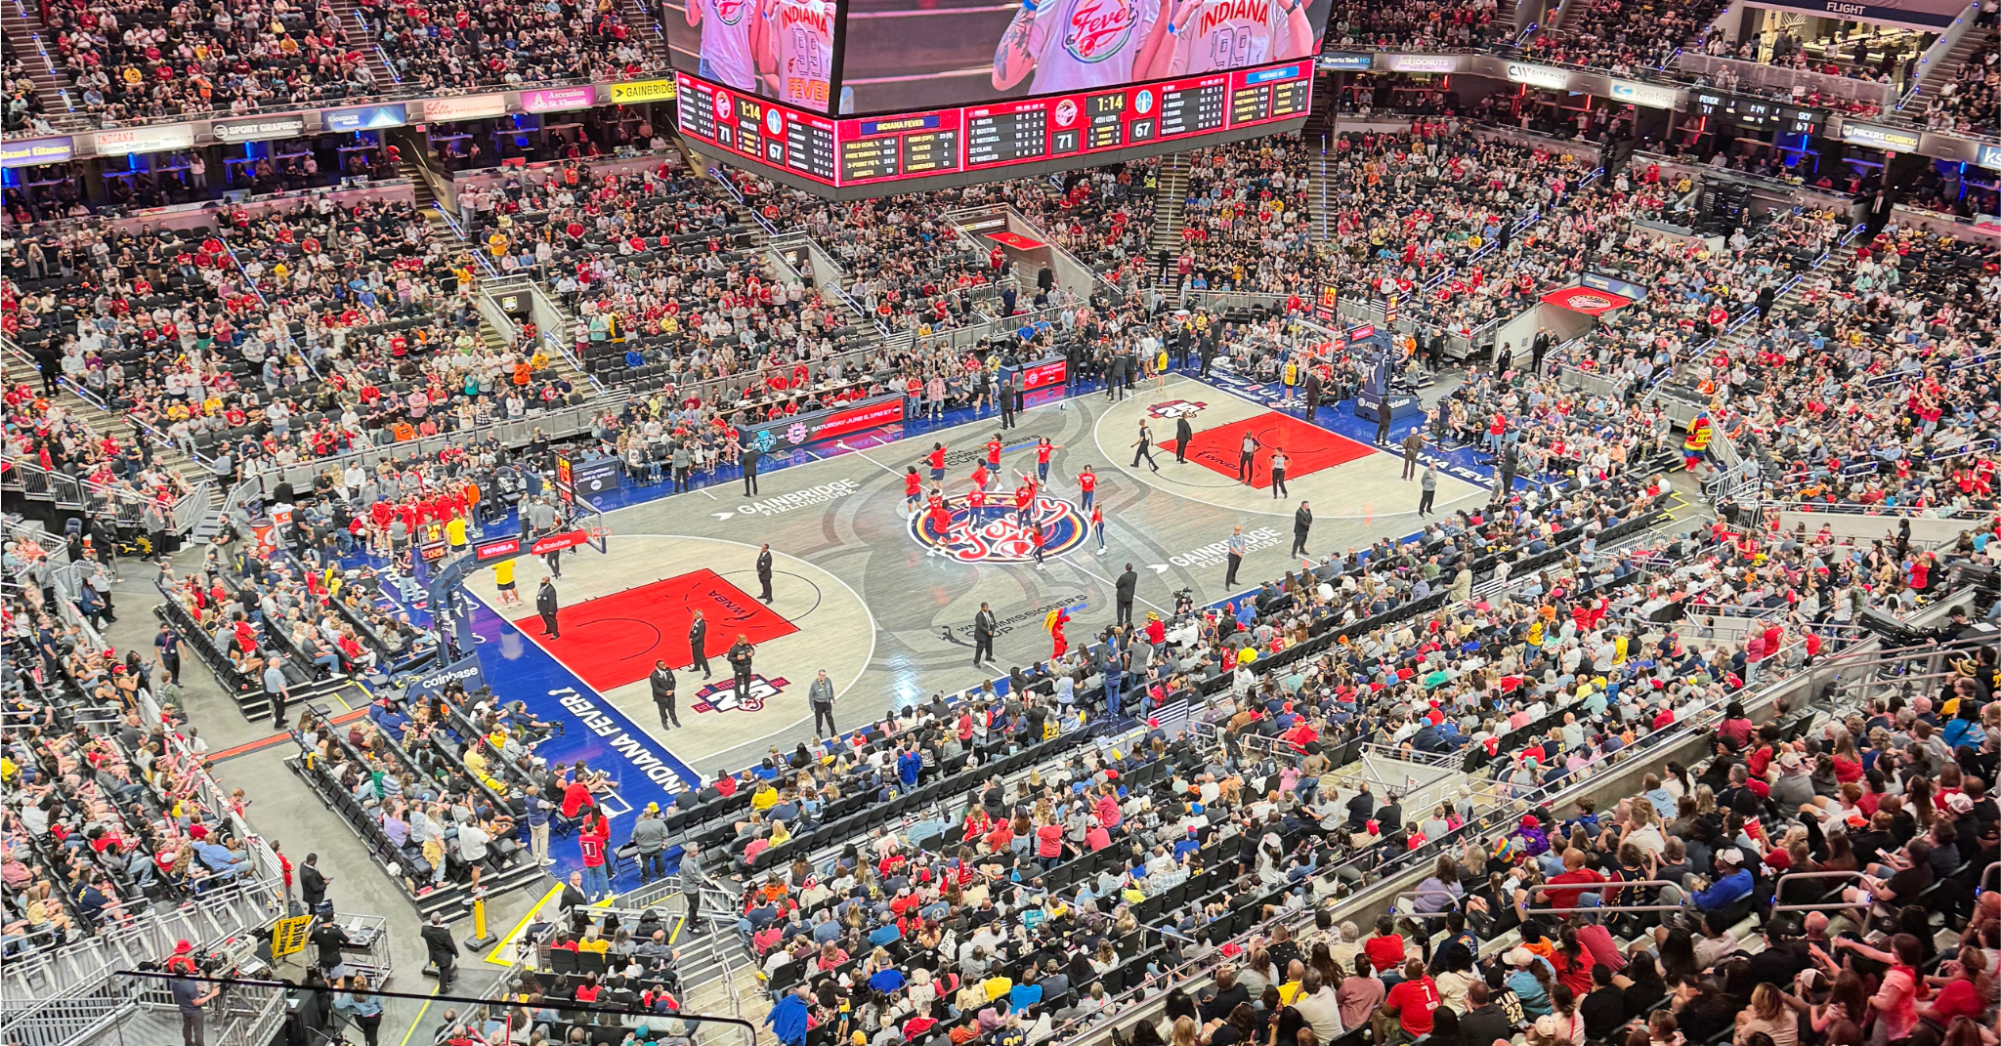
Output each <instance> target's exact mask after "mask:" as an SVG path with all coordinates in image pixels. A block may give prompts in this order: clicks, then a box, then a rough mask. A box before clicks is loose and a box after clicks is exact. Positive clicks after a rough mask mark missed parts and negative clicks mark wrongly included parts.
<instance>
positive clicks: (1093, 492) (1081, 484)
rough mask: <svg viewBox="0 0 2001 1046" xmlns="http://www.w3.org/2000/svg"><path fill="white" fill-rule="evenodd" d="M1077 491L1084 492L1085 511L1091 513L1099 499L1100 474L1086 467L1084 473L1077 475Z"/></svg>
mask: <svg viewBox="0 0 2001 1046" xmlns="http://www.w3.org/2000/svg"><path fill="white" fill-rule="evenodd" d="M1077 489H1079V490H1081V491H1083V492H1084V510H1085V511H1086V512H1088V511H1090V510H1091V504H1092V502H1094V501H1096V500H1097V497H1098V474H1097V473H1095V472H1092V471H1091V466H1089V465H1086V466H1084V471H1082V472H1079V473H1077Z"/></svg>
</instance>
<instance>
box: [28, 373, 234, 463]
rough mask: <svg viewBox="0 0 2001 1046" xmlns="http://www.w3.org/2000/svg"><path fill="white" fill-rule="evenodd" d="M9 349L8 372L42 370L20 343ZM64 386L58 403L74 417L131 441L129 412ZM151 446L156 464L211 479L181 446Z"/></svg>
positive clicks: (156, 443)
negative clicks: (116, 408)
mask: <svg viewBox="0 0 2001 1046" xmlns="http://www.w3.org/2000/svg"><path fill="white" fill-rule="evenodd" d="M5 348H6V351H5V359H6V365H7V371H8V372H9V373H10V374H12V373H19V374H22V375H29V374H36V373H40V368H39V367H37V366H36V363H35V360H34V358H33V357H32V356H30V355H29V354H28V353H27V352H26V351H25V350H23V349H22V348H21V347H20V346H18V345H15V344H14V343H13V342H11V341H9V342H6V343H5ZM60 388H61V390H62V391H61V392H59V393H57V394H56V399H55V402H56V405H57V406H59V407H61V408H63V410H64V411H66V412H68V413H69V415H70V416H71V417H75V418H78V419H80V420H82V421H83V423H84V424H86V425H89V426H90V428H91V431H93V432H95V433H97V434H98V435H99V436H109V437H111V438H113V439H116V440H117V441H119V442H120V443H121V444H122V443H125V442H128V441H130V440H131V438H132V433H133V424H132V422H131V420H130V419H129V418H128V417H127V416H126V415H125V414H123V413H122V412H117V411H111V410H106V409H105V408H103V407H100V406H98V405H97V404H96V403H94V402H92V401H91V400H87V399H85V398H83V397H82V396H80V395H78V394H77V393H76V391H75V390H74V388H73V387H72V386H71V385H70V384H69V383H68V382H66V381H65V382H63V383H62V384H61V386H60ZM151 446H152V448H153V463H154V464H155V465H157V466H159V467H161V468H164V469H167V470H169V471H175V472H179V473H180V474H181V475H182V477H183V478H185V479H186V480H187V481H188V482H189V483H191V484H192V483H199V482H201V481H202V480H206V479H209V478H211V477H210V473H209V471H208V469H207V468H206V467H204V466H202V465H201V464H199V463H197V462H196V461H194V459H192V458H190V457H188V455H187V453H186V452H184V451H183V450H181V448H179V447H176V446H165V445H162V443H161V442H160V441H152V443H151Z"/></svg>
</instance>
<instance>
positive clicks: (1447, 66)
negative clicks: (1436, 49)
mask: <svg viewBox="0 0 2001 1046" xmlns="http://www.w3.org/2000/svg"><path fill="white" fill-rule="evenodd" d="M1464 65H1465V56H1464V55H1456V54H1396V55H1391V56H1390V71H1391V72H1395V73H1456V72H1458V71H1459V70H1460V69H1461V68H1463V67H1464Z"/></svg>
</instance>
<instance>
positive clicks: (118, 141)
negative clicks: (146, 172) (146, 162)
mask: <svg viewBox="0 0 2001 1046" xmlns="http://www.w3.org/2000/svg"><path fill="white" fill-rule="evenodd" d="M90 144H91V148H93V149H95V150H96V151H97V154H98V155H99V156H117V155H119V154H120V153H163V152H166V151H167V150H169V149H188V148H192V147H193V146H194V144H195V129H194V125H193V124H185V123H177V124H168V125H167V126H165V127H126V128H121V129H120V130H116V131H99V132H97V133H96V134H95V135H92V136H91V139H90Z"/></svg>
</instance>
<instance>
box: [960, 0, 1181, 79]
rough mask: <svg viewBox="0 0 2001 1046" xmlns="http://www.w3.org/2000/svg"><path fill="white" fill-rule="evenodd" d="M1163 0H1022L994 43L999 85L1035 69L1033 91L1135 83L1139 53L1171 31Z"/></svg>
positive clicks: (1025, 75)
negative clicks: (1164, 30)
mask: <svg viewBox="0 0 2001 1046" xmlns="http://www.w3.org/2000/svg"><path fill="white" fill-rule="evenodd" d="M1160 5H1161V0H1022V3H1021V9H1020V10H1018V11H1016V12H1015V13H1014V21H1012V22H1009V23H1008V27H1007V32H1005V33H1002V34H1001V40H1000V46H998V47H996V48H995V49H994V76H993V84H994V89H995V90H997V91H1005V90H1008V89H1010V88H1012V87H1014V86H1015V85H1016V84H1019V83H1021V81H1022V80H1023V79H1026V78H1027V77H1028V76H1029V74H1030V73H1033V74H1034V76H1035V79H1034V81H1033V82H1032V83H1030V84H1029V88H1028V91H1029V93H1030V94H1048V93H1051V92H1055V91H1079V90H1089V89H1091V88H1094V87H1110V86H1112V85H1114V84H1122V83H1129V82H1131V81H1132V80H1133V79H1134V76H1133V71H1134V70H1135V69H1136V68H1138V60H1139V56H1140V55H1141V54H1142V53H1143V52H1145V51H1147V50H1148V49H1151V48H1157V47H1158V46H1159V44H1158V43H1157V41H1156V39H1155V38H1156V37H1158V36H1163V35H1165V34H1164V33H1162V31H1161V30H1162V27H1163V26H1164V24H1165V23H1163V22H1162V21H1161V18H1160Z"/></svg>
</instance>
